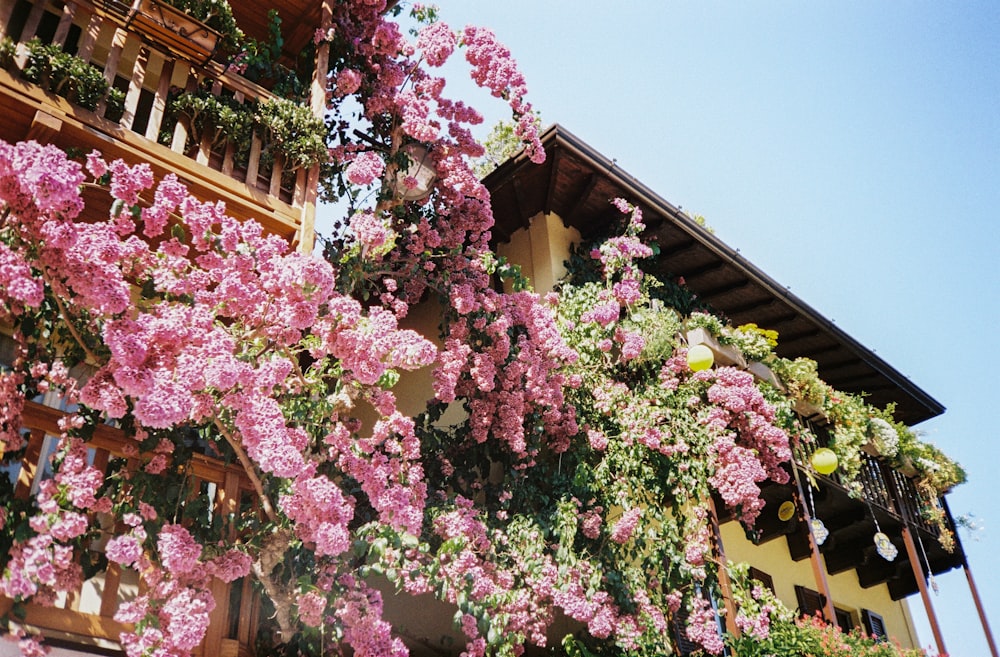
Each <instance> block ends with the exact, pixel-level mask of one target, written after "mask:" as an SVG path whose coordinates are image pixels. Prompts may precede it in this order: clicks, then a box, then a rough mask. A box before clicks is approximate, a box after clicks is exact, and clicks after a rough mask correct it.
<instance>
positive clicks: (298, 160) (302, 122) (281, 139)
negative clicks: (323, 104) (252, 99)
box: [253, 98, 329, 171]
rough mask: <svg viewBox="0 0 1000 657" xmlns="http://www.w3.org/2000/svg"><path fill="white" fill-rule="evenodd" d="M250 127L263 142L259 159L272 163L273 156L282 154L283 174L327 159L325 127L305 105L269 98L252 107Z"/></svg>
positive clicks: (306, 167)
mask: <svg viewBox="0 0 1000 657" xmlns="http://www.w3.org/2000/svg"><path fill="white" fill-rule="evenodd" d="M253 126H254V129H255V130H256V131H257V134H258V135H259V136H260V138H261V140H262V141H263V148H262V151H261V153H262V157H263V158H264V159H265V161H269V162H273V161H274V156H275V155H276V154H281V155H283V156H284V157H285V170H286V171H295V170H297V169H308V168H310V167H312V166H314V165H317V164H322V163H324V162H326V161H327V160H328V159H329V151H328V149H327V145H326V125H325V124H324V123H323V120H322V119H320V118H318V117H317V116H316V115H315V114H313V112H312V109H311V108H310V107H309V106H307V105H300V104H298V103H295V102H293V101H291V100H287V99H285V98H269V99H267V100H265V101H263V102H261V103H258V104H257V105H256V107H255V108H254V112H253Z"/></svg>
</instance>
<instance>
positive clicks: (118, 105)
mask: <svg viewBox="0 0 1000 657" xmlns="http://www.w3.org/2000/svg"><path fill="white" fill-rule="evenodd" d="M26 48H27V55H28V56H27V59H26V60H25V64H24V70H23V71H22V75H23V76H24V78H25V79H26V80H28V81H30V82H34V83H35V84H37V85H38V86H40V87H43V88H44V89H47V90H48V91H50V92H52V93H54V94H56V95H58V96H62V97H63V98H65V99H66V100H68V101H70V102H71V103H73V104H75V105H79V106H80V107H82V108H83V109H86V110H90V111H94V110H95V109H97V106H98V105H99V104H100V103H101V101H102V100H103V101H105V102H106V105H107V109H106V110H105V116H106V117H107V118H109V119H111V120H117V119H118V118H120V117H121V113H122V110H123V109H124V101H125V95H124V93H122V91H121V90H120V89H116V88H114V87H111V86H110V85H108V81H107V80H106V79H105V78H104V75H103V74H102V73H101V71H100V70H98V69H97V68H94V67H93V66H91V65H90V64H88V63H87V62H85V61H84V60H82V59H80V58H79V57H77V56H75V55H71V54H70V53H68V52H63V50H62V48H60V47H59V46H58V45H57V44H48V45H46V44H43V43H42V42H41V41H39V40H38V39H32V40H31V41H29V42H28V43H27V44H26Z"/></svg>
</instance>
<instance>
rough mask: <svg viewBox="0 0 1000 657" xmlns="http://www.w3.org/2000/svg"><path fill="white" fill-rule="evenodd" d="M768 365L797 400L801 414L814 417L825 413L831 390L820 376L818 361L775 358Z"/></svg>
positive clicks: (797, 407)
mask: <svg viewBox="0 0 1000 657" xmlns="http://www.w3.org/2000/svg"><path fill="white" fill-rule="evenodd" d="M768 365H769V366H770V368H771V370H772V371H773V372H774V373H775V374H776V375H777V376H778V379H779V380H780V381H781V383H782V385H783V386H784V387H785V390H787V391H788V394H789V395H790V396H791V397H792V399H794V400H795V410H796V411H797V412H798V413H799V414H800V415H803V416H805V417H814V416H818V415H822V414H823V407H824V406H825V405H826V403H827V397H828V396H829V394H830V392H831V390H830V386H828V385H827V384H826V383H825V382H824V381H823V380H822V379H820V378H819V371H818V369H817V365H816V361H814V360H812V359H809V358H796V359H795V360H789V359H787V358H773V359H771V361H770V362H769V363H768Z"/></svg>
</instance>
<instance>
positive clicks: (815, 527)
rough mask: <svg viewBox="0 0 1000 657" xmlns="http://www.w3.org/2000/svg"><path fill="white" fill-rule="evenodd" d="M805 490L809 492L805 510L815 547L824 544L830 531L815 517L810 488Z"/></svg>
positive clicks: (814, 502) (814, 506) (814, 503)
mask: <svg viewBox="0 0 1000 657" xmlns="http://www.w3.org/2000/svg"><path fill="white" fill-rule="evenodd" d="M806 490H808V491H809V502H808V505H807V506H806V510H807V511H808V512H809V516H810V520H809V531H811V532H812V535H813V540H814V541H816V545H823V543H826V539H827V538H829V537H830V530H829V529H827V528H826V525H824V524H823V521H822V520H820V519H819V518H817V517H816V501H815V500H813V490H812V486H809V487H808V488H807V489H806Z"/></svg>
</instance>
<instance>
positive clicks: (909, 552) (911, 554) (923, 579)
mask: <svg viewBox="0 0 1000 657" xmlns="http://www.w3.org/2000/svg"><path fill="white" fill-rule="evenodd" d="M903 543H904V544H906V556H907V557H908V558H909V559H910V568H912V569H913V576H914V577H915V578H916V579H917V587H918V588H919V589H920V597H921V598H922V599H923V601H924V609H925V610H926V611H927V619H928V620H929V621H930V624H931V632H933V633H934V642H935V643H936V644H937V649H938V652H939V653H940V654H942V655H943V654H946V653H947V652H948V651H947V650H946V649H945V647H944V636H942V634H941V626H940V625H939V624H938V619H937V614H935V613H934V605H933V604H932V603H931V596H930V593H928V592H927V576H926V575H925V574H924V568H923V566H921V565H920V556H919V555H918V554H917V546H916V544H915V543H914V542H913V533H912V532H911V531H910V526H909V523H907V522H904V523H903Z"/></svg>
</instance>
